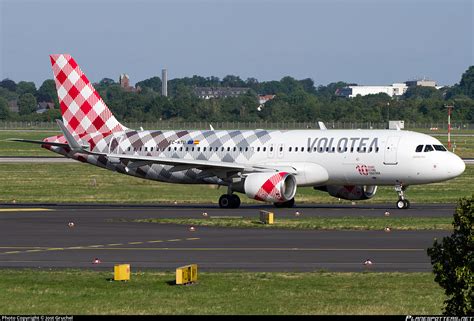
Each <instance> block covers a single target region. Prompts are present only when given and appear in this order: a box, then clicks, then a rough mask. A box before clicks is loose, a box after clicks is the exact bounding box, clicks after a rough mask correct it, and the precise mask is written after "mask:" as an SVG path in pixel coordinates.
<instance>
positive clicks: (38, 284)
mask: <svg viewBox="0 0 474 321" xmlns="http://www.w3.org/2000/svg"><path fill="white" fill-rule="evenodd" d="M131 270H132V275H131V280H130V281H129V282H113V281H108V279H110V278H112V277H113V272H112V269H111V271H110V272H95V271H86V270H53V271H45V270H2V277H1V278H0V288H1V289H2V291H0V311H1V313H2V314H9V315H18V314H28V315H35V314H50V315H56V314H61V315H62V314H68V315H70V314H262V315H263V314H279V315H280V314H403V315H406V314H411V315H420V314H421V315H438V314H440V313H441V312H442V311H441V310H442V306H443V300H444V294H443V290H442V289H441V288H440V287H439V286H438V285H437V283H435V282H434V280H433V279H434V277H433V275H432V274H431V273H375V272H367V273H365V272H363V273H328V272H310V273H251V272H223V273H201V272H198V283H197V284H195V285H191V286H176V285H172V283H173V281H174V277H175V275H174V272H152V271H148V272H137V271H135V270H134V268H133V266H132V267H131Z"/></svg>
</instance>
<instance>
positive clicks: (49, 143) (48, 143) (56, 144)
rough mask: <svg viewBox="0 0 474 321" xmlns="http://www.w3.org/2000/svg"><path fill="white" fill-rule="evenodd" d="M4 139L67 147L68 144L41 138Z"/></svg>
mask: <svg viewBox="0 0 474 321" xmlns="http://www.w3.org/2000/svg"><path fill="white" fill-rule="evenodd" d="M6 141H8V142H20V143H32V144H40V145H47V146H58V147H69V145H68V144H66V143H55V142H45V141H42V140H30V139H19V138H10V139H7V140H6Z"/></svg>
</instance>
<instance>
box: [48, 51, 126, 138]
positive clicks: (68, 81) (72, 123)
mask: <svg viewBox="0 0 474 321" xmlns="http://www.w3.org/2000/svg"><path fill="white" fill-rule="evenodd" d="M50 58H51V65H52V67H53V74H54V80H55V82H56V89H57V92H58V98H59V103H60V106H61V114H62V118H63V122H64V126H65V127H66V128H67V130H68V131H69V132H70V133H71V134H73V135H81V134H86V133H93V132H100V133H103V134H107V133H112V132H119V131H123V130H126V129H127V128H126V127H125V126H123V125H122V124H120V123H119V121H118V120H117V119H116V118H115V116H114V115H113V114H112V112H111V111H110V109H109V108H108V107H107V105H106V104H105V102H104V101H103V100H102V98H101V97H100V95H99V93H98V92H97V91H96V90H95V89H94V87H93V86H92V84H91V83H90V81H89V80H88V79H87V77H86V75H85V74H84V73H83V72H82V70H81V68H80V67H79V65H78V64H77V63H76V61H75V60H74V58H72V57H71V56H70V55H68V54H54V55H50Z"/></svg>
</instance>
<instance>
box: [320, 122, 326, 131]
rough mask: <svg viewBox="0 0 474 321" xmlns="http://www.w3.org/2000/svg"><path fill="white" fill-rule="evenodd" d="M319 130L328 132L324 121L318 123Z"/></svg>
mask: <svg viewBox="0 0 474 321" xmlns="http://www.w3.org/2000/svg"><path fill="white" fill-rule="evenodd" d="M318 125H319V129H321V130H327V128H326V125H324V123H323V122H322V121H318Z"/></svg>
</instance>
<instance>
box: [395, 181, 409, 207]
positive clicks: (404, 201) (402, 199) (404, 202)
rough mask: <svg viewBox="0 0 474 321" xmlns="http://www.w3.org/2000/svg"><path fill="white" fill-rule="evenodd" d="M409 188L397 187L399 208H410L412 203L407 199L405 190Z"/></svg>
mask: <svg viewBox="0 0 474 321" xmlns="http://www.w3.org/2000/svg"><path fill="white" fill-rule="evenodd" d="M407 187H408V186H402V185H395V191H396V192H397V194H398V201H397V208H398V209H400V210H401V209H407V208H410V201H408V200H407V199H406V198H405V190H406V189H407Z"/></svg>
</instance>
